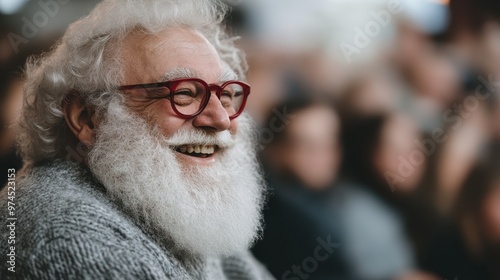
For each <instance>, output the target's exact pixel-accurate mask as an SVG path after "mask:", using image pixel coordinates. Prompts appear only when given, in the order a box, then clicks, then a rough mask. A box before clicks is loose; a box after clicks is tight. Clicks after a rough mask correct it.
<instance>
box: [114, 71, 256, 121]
mask: <svg viewBox="0 0 500 280" xmlns="http://www.w3.org/2000/svg"><path fill="white" fill-rule="evenodd" d="M183 82H198V83H200V84H201V85H203V86H204V87H205V96H203V99H202V101H201V104H200V108H199V109H198V111H196V112H195V113H193V114H190V115H185V114H183V113H181V112H179V111H178V110H177V108H176V107H175V106H176V105H175V102H170V105H171V106H172V110H173V111H174V112H175V113H176V114H177V115H178V116H179V117H181V118H184V119H188V118H194V117H196V116H197V115H199V114H201V112H203V110H205V108H206V107H207V105H208V102H209V101H210V96H211V94H212V91H215V94H216V96H217V98H218V99H219V100H220V97H221V95H222V90H223V89H224V88H225V87H226V86H228V85H230V84H237V85H239V86H241V88H242V89H243V101H242V103H241V108H240V109H239V110H238V112H236V113H235V114H233V115H231V116H229V119H231V120H232V119H234V118H236V117H238V116H239V115H240V114H241V113H242V112H243V110H244V109H245V105H246V103H247V98H248V95H250V85H249V84H247V83H245V82H242V81H235V80H231V81H227V82H224V83H223V84H222V85H218V84H207V82H205V81H203V80H202V79H198V78H182V79H175V80H171V81H167V82H160V83H150V84H135V85H126V86H119V87H117V89H118V90H120V91H123V90H133V89H148V88H163V87H166V88H168V89H169V90H170V92H174V91H175V90H176V88H177V86H178V85H179V84H181V83H183ZM160 98H166V99H170V95H169V96H165V97H160ZM160 98H158V99H160Z"/></svg>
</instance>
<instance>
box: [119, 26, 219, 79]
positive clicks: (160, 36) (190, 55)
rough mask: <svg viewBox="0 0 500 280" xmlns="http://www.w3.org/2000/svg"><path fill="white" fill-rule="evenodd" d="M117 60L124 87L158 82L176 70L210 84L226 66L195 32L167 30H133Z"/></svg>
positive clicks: (189, 30) (202, 37)
mask: <svg viewBox="0 0 500 280" xmlns="http://www.w3.org/2000/svg"><path fill="white" fill-rule="evenodd" d="M120 55H121V60H122V62H123V64H122V65H124V80H125V83H127V84H133V83H152V82H158V81H159V79H161V77H165V75H167V74H168V73H172V72H177V73H179V71H178V70H176V69H188V70H189V72H190V76H192V75H196V76H197V77H198V78H201V79H204V80H205V81H207V82H209V83H212V82H218V80H219V78H220V77H221V76H224V72H226V71H225V70H226V67H224V66H223V63H222V61H221V59H220V57H219V55H218V53H217V51H216V49H215V47H214V46H213V45H212V44H211V43H210V42H209V41H208V40H207V39H206V38H205V37H204V36H203V35H202V34H201V33H199V32H198V31H195V30H193V29H188V28H170V29H166V30H164V31H162V32H159V33H157V34H148V33H145V32H143V31H139V30H137V31H134V32H131V33H130V34H129V35H127V36H126V37H125V38H124V40H123V44H122V49H121V53H120Z"/></svg>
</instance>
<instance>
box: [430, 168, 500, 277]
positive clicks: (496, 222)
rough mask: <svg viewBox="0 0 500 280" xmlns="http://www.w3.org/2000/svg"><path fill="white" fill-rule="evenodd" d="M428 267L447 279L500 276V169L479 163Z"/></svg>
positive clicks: (438, 242) (435, 241) (469, 174)
mask: <svg viewBox="0 0 500 280" xmlns="http://www.w3.org/2000/svg"><path fill="white" fill-rule="evenodd" d="M425 267H426V268H427V269H428V270H430V271H433V272H434V273H436V274H438V275H439V276H440V277H442V278H445V279H477V280H494V279H500V172H499V170H498V166H496V167H495V166H492V165H489V164H485V163H478V164H476V165H475V166H474V167H473V168H472V169H471V171H470V172H468V174H467V178H466V179H465V180H464V184H463V186H462V187H461V188H460V193H459V195H458V198H457V201H456V203H455V205H454V211H453V227H450V228H449V230H448V231H446V232H442V234H441V235H440V236H438V237H437V238H436V239H435V240H434V242H433V244H432V246H431V250H430V252H429V256H428V258H427V261H426V263H425Z"/></svg>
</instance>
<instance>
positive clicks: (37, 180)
mask: <svg viewBox="0 0 500 280" xmlns="http://www.w3.org/2000/svg"><path fill="white" fill-rule="evenodd" d="M11 190H12V189H11ZM9 201H10V202H11V205H14V210H15V211H13V215H12V216H14V217H15V218H17V220H18V221H19V224H20V226H26V227H33V228H34V229H36V230H50V229H49V228H45V226H47V227H55V228H66V231H68V230H69V231H71V230H84V229H85V228H84V227H86V226H91V225H90V224H99V223H104V222H107V220H108V219H111V220H121V219H125V217H124V216H123V215H121V214H120V212H119V211H118V208H117V207H116V206H115V204H114V203H112V202H111V200H110V199H109V198H108V197H107V196H106V195H105V193H104V191H103V190H102V189H100V187H99V184H98V183H96V181H94V179H93V177H92V176H91V174H90V172H89V171H87V170H86V169H85V168H83V167H81V166H79V165H77V164H76V163H70V162H64V161H56V162H50V163H47V164H45V165H41V166H37V167H34V168H32V169H31V170H29V171H26V172H25V173H24V174H23V175H22V177H21V178H19V179H18V181H17V184H16V186H15V190H14V194H13V195H12V196H8V195H7V193H6V192H3V193H2V194H1V195H0V204H8V202H9ZM120 222H122V221H120ZM73 225H78V226H76V227H74V226H73ZM82 227H83V228H82Z"/></svg>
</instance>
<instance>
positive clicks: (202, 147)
mask: <svg viewBox="0 0 500 280" xmlns="http://www.w3.org/2000/svg"><path fill="white" fill-rule="evenodd" d="M201 153H202V154H208V147H207V146H201Z"/></svg>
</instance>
